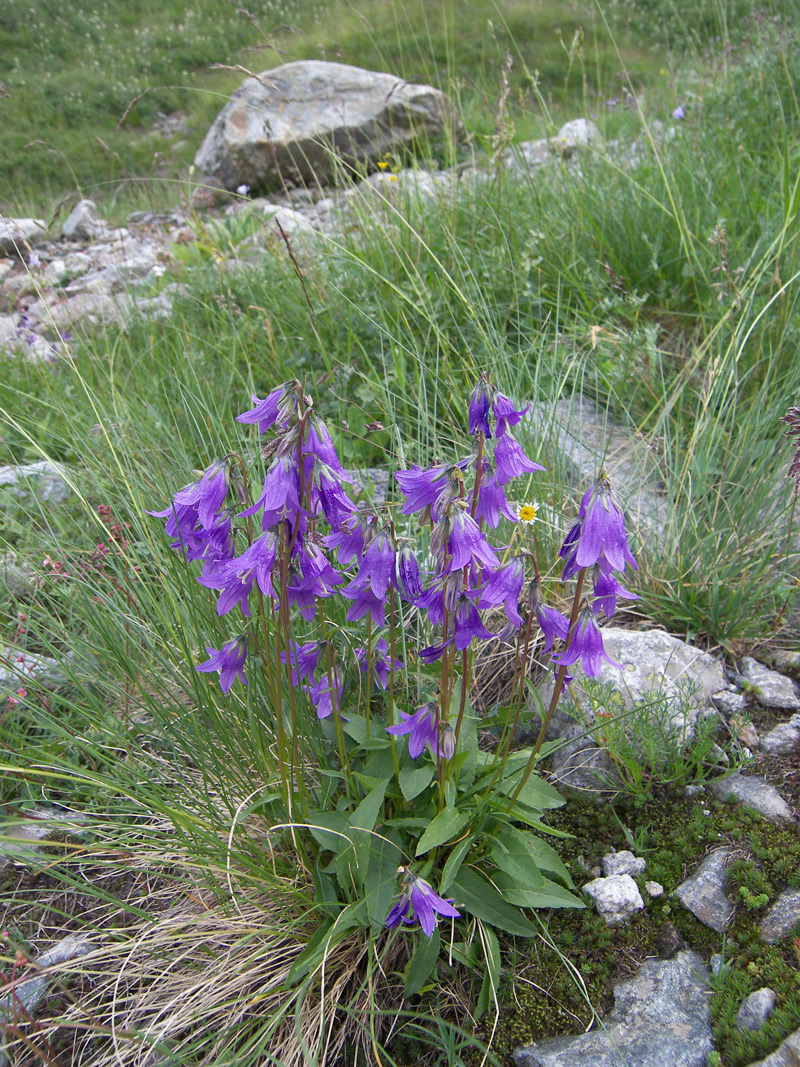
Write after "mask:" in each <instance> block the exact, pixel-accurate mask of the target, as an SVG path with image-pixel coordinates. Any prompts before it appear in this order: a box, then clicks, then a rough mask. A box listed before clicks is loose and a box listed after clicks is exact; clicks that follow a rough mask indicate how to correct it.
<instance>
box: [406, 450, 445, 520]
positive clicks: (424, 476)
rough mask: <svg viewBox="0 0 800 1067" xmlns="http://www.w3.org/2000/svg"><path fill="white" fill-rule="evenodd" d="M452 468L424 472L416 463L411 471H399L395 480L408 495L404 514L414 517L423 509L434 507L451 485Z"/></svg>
mask: <svg viewBox="0 0 800 1067" xmlns="http://www.w3.org/2000/svg"><path fill="white" fill-rule="evenodd" d="M450 470H451V468H450V467H443V466H438V467H429V468H428V469H427V470H423V469H422V467H418V466H417V465H416V463H412V464H411V469H410V470H405V471H397V472H396V473H395V478H396V480H397V482H398V483H399V485H400V488H401V489H402V490H403V492H404V493H405V495H406V502H405V503H404V504H403V507H402V509H401V510H402V513H403V514H404V515H413V514H414V513H415V512H417V511H422V510H423V508H428V507H433V506H434V505H435V504H436V503H437V501H438V500H439V498H440V497H441V495H442V494H443V493H444V491H445V490H446V489H447V487H448V485H449V483H450Z"/></svg>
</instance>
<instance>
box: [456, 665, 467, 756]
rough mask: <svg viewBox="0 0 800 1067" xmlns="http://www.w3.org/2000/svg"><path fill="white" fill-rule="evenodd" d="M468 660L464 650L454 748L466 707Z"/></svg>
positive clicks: (459, 734)
mask: <svg viewBox="0 0 800 1067" xmlns="http://www.w3.org/2000/svg"><path fill="white" fill-rule="evenodd" d="M469 677H470V660H469V652H468V650H467V649H466V648H465V649H464V650H463V652H462V653H461V701H460V703H459V705H458V718H457V719H456V748H458V739H459V737H460V736H461V720H462V719H463V718H464V710H465V708H466V706H467V691H468V689H469Z"/></svg>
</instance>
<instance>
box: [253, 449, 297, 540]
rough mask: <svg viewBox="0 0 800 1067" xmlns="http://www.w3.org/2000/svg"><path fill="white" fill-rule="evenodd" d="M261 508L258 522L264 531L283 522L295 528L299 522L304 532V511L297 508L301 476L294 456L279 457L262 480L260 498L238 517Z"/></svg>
mask: <svg viewBox="0 0 800 1067" xmlns="http://www.w3.org/2000/svg"><path fill="white" fill-rule="evenodd" d="M261 508H263V509H264V514H263V516H262V519H261V528H262V529H263V530H268V529H269V528H270V527H271V526H276V525H277V524H278V523H279V522H282V521H284V520H287V521H288V522H290V523H292V525H295V523H296V522H297V521H298V519H300V528H301V529H302V528H303V526H304V518H305V511H304V510H303V509H302V508H301V506H300V473H299V471H298V468H297V460H296V456H294V455H282V456H278V458H277V459H276V460H275V462H274V463H273V464H272V466H271V467H270V468H269V470H268V471H267V473H266V475H265V477H264V488H263V490H262V493H261V496H260V497H259V498H258V500H257V501H256V502H255V504H253V505H252V506H251V507H249V508H247V510H246V511H241V512H240V513H239V517H240V518H244V517H245V516H247V515H255V513H256V512H257V511H259V510H260V509H261Z"/></svg>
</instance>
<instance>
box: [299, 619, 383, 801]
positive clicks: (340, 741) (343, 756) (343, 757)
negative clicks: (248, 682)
mask: <svg viewBox="0 0 800 1067" xmlns="http://www.w3.org/2000/svg"><path fill="white" fill-rule="evenodd" d="M317 605H318V608H319V625H320V632H321V634H322V640H323V641H324V642H325V659H326V669H327V672H328V685H329V686H330V687H331V691H332V693H336V689H335V688H334V685H333V656H332V655H331V646H330V642H329V641H328V635H327V633H326V626H325V613H324V610H323V607H322V601H321V600H319V599H318V600H317ZM333 704H334V706H333V724H334V726H335V727H336V744H337V747H338V749H339V762H340V764H341V765H342V769H343V770H344V771H345V772H346V773H345V776H344V788H345V792H346V793H347V796H348V797H351V796H352V795H353V793H352V789H351V779H352V776H351V774H350V759H349V757H348V755H347V745H346V744H345V739H344V730H343V729H342V716H341V713H340V708H339V698H338V695H337V696H336V700H335V701H334V702H333ZM395 762H397V757H395ZM397 766H398V767H399V764H397Z"/></svg>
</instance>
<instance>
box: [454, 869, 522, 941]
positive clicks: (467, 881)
mask: <svg viewBox="0 0 800 1067" xmlns="http://www.w3.org/2000/svg"><path fill="white" fill-rule="evenodd" d="M450 894H451V896H452V897H453V898H454V899H455V902H456V907H459V906H460V905H463V906H464V907H465V908H466V910H467V911H468V912H469V913H470V914H471V915H474V916H475V918H476V919H482V920H483V922H486V923H490V924H491V925H492V926H496V927H499V928H500V929H501V930H507V931H508V933H510V934H517V935H518V936H519V937H533V935H534V934H535V933H536V928H535V927H534V926H533V925H532V924H531V923H530V922H529V921H528V920H527V919H526V918H525V916H524V915H522V914H521V913H520V912H519V910H518V909H517V908H515V907H514V905H513V904H509V903H508V902H507V901H505V900H503V897H502V896H501V895H500V893H499V892H498V890H497V889H495V887H494V886H493V885H492V883H491V882H490V881H489V879H488V878H487V877H486V876H485V875H483V874H480V873H479V872H478V871H475V870H473V869H472V868H471V867H462V869H461V870H460V871H459V872H458V877H457V878H456V879H455V881H454V882H453V886H452V888H451V890H450Z"/></svg>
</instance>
